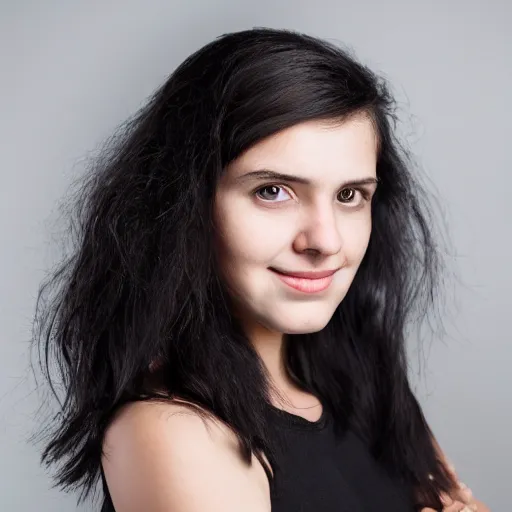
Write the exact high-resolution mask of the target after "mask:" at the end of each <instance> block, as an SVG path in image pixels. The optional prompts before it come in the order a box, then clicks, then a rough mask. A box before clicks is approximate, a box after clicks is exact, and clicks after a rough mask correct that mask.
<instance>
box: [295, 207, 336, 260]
mask: <svg viewBox="0 0 512 512" xmlns="http://www.w3.org/2000/svg"><path fill="white" fill-rule="evenodd" d="M339 222H340V219H339V218H337V215H336V212H335V211H334V208H332V207H331V206H327V207H326V206H322V207H317V208H315V209H314V210H308V211H307V212H306V211H305V212H304V216H303V220H302V221H301V226H299V233H298V235H297V237H296V238H295V240H294V244H293V247H294V249H295V250H296V251H297V252H300V253H302V252H308V251H313V252H315V253H320V254H323V255H325V256H332V255H334V254H337V253H339V252H340V251H341V248H342V246H343V242H342V237H341V232H340V226H339Z"/></svg>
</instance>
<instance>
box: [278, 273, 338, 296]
mask: <svg viewBox="0 0 512 512" xmlns="http://www.w3.org/2000/svg"><path fill="white" fill-rule="evenodd" d="M270 270H272V271H273V272H274V273H275V275H276V276H277V277H278V278H279V279H280V281H281V282H283V283H284V284H286V285H288V286H289V287H290V288H293V289H295V290H298V291H300V292H303V293H318V292H321V291H323V290H325V289H327V288H329V285H330V284H331V282H332V280H333V279H334V273H335V272H336V270H326V271H322V272H293V273H284V272H281V271H279V270H276V269H273V268H270ZM310 276H314V277H310Z"/></svg>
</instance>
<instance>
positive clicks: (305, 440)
mask: <svg viewBox="0 0 512 512" xmlns="http://www.w3.org/2000/svg"><path fill="white" fill-rule="evenodd" d="M269 407H270V409H269V414H270V418H271V429H272V431H271V435H273V436H276V441H277V444H278V448H277V449H278V453H276V458H277V467H275V468H274V475H275V477H276V480H275V487H273V488H271V503H272V512H386V511H389V512H414V510H415V508H414V506H413V503H412V495H411V493H410V492H409V489H408V488H407V487H406V486H404V485H403V484H402V483H400V482H398V481H397V480H395V479H393V478H391V477H390V476H389V475H388V474H387V473H386V471H385V470H384V469H383V468H382V467H381V466H380V465H379V464H378V463H377V462H376V461H375V459H373V457H372V456H371V454H370V452H369V451H368V449H367V446H366V444H365V443H364V442H363V441H362V440H361V439H360V438H359V437H358V436H357V435H355V434H354V433H353V432H352V431H350V430H349V431H347V432H346V433H345V434H343V435H339V434H336V433H335V431H334V429H333V424H332V418H331V417H330V415H328V413H327V412H326V409H325V407H324V411H323V413H322V417H321V418H320V419H319V420H318V421H316V422H312V421H308V420H306V419H305V418H302V417H301V416H297V415H294V414H291V413H288V412H285V411H282V410H280V409H277V408H275V407H273V406H269Z"/></svg>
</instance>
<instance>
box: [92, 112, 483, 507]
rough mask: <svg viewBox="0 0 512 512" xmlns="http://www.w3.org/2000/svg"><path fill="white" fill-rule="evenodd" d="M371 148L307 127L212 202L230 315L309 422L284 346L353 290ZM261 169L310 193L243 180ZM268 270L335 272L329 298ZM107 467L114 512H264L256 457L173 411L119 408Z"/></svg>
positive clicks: (287, 134) (310, 402) (312, 411)
mask: <svg viewBox="0 0 512 512" xmlns="http://www.w3.org/2000/svg"><path fill="white" fill-rule="evenodd" d="M376 148H377V145H376V137H375V132H374V129H373V126H372V124H371V122H370V120H369V119H368V118H366V117H363V116H359V117H355V118H352V119H349V120H347V121H345V122H344V123H343V124H338V125H332V124H331V125H328V124H325V123H320V122H308V123H303V124H300V125H297V126H294V127H292V128H289V129H286V130H283V131H282V132H280V133H278V134H275V135H273V136H271V137H268V138H267V139H265V140H263V141H260V142H259V143H258V144H256V145H255V146H253V147H252V148H250V149H249V150H248V151H246V152H245V153H244V154H242V155H241V156H240V157H239V158H238V159H237V160H235V161H233V162H231V164H230V165H229V166H228V167H227V168H226V170H225V173H224V175H223V176H222V178H221V180H220V182H219V184H218V188H217V191H216V196H215V202H214V222H215V225H216V227H217V237H216V242H217V244H216V250H217V257H218V261H219V265H220V269H221V271H222V274H223V277H224V279H225V282H226V284H227V286H228V288H229V290H230V295H231V297H232V299H233V308H234V311H233V313H234V314H235V315H237V316H238V317H239V318H240V319H241V322H242V325H243V326H244V329H245V331H246V333H247V335H248V337H249V339H250V340H251V342H252V343H253V345H254V347H255V348H256V350H257V351H258V353H259V355H260V357H261V358H262V360H263V362H264V364H265V366H266V368H267V369H268V372H269V375H270V377H271V379H272V382H273V383H274V385H275V386H276V387H277V388H278V389H279V390H280V391H282V392H283V393H284V394H285V395H286V397H287V399H288V403H284V402H283V401H282V399H280V398H279V396H276V398H275V405H276V406H278V407H281V408H283V409H287V410H289V411H290V412H292V413H293V414H300V415H302V416H303V417H305V418H306V419H309V420H312V421H314V420H316V419H318V418H319V417H320V415H321V413H322V411H321V405H320V404H319V403H318V400H317V399H316V398H315V397H313V396H311V395H309V394H307V393H304V392H303V391H301V390H299V389H297V387H296V386H295V385H294V384H293V383H292V382H291V381H290V379H289V378H288V376H287V374H286V372H285V370H284V366H283V358H282V347H283V335H284V334H286V333H309V332H315V331H318V330H320V329H322V328H323V327H325V325H326V324H327V323H328V322H329V320H330V318H331V316H332V314H333V313H334V311H335V309H336V307H337V306H338V305H339V303H340V302H341V301H342V300H343V298H344V297H345V294H346V293H347V291H348V289H349V287H350V285H351V283H352V281H353V279H354V276H355V274H356V272H357V269H358V267H359V265H360V263H361V261H362V259H363V256H364V254H365V251H366V248H367V246H368V241H369V238H370V233H371V198H372V196H373V194H374V193H375V190H376V187H377V184H376V183H375V180H376ZM262 169H265V170H270V171H274V172H279V173H282V174H289V175H294V176H296V177H297V178H299V179H301V180H302V181H305V180H307V183H305V182H301V183H298V182H296V181H293V180H292V181H291V180H289V179H286V180H283V179H275V178H269V177H266V178H262V177H259V178H258V177H255V176H253V175H250V173H252V172H254V171H258V170H262ZM354 180H367V183H365V184H358V185H354V184H353V182H354ZM271 267H272V268H278V269H280V270H285V271H310V270H315V271H318V270H326V269H339V270H337V272H336V273H335V275H334V278H333V280H332V282H331V283H330V286H329V287H328V288H327V289H326V290H324V291H322V292H320V293H316V294H304V293H301V292H298V291H295V290H293V289H292V288H290V287H289V286H288V285H286V284H284V283H283V282H282V281H281V280H280V279H279V278H278V277H277V275H276V274H275V273H274V272H273V271H272V270H270V268H271ZM315 406H316V407H315ZM304 407H309V409H305V410H304V409H302V408H304ZM102 465H103V469H104V472H105V476H106V479H107V483H108V486H109V491H110V494H111V496H112V499H113V502H114V506H115V508H116V511H117V512H136V511H137V512H138V511H140V510H145V511H147V512H170V511H171V510H172V511H173V512H205V511H208V512H214V511H221V510H222V511H223V512H235V511H236V512H238V511H240V510H244V511H246V512H270V508H271V507H270V491H269V485H268V480H267V477H266V475H265V472H264V470H263V467H262V466H261V464H260V463H259V461H258V460H257V459H256V458H255V457H253V464H252V465H251V466H250V467H247V466H246V465H245V464H244V463H243V461H242V460H241V458H240V455H239V453H238V445H237V441H236V437H235V436H234V433H233V432H232V431H231V430H230V429H229V428H228V426H227V425H225V424H223V423H222V422H221V421H220V420H218V419H215V418H212V419H211V420H206V421H205V422H203V421H202V420H201V419H200V418H199V417H198V416H197V414H195V413H194V412H192V411H190V410H189V409H188V408H185V407H184V406H183V405H180V402H179V400H175V401H174V402H173V403H159V404H157V403H144V402H137V403H133V404H129V405H127V406H126V407H125V408H123V409H122V410H121V411H120V412H119V414H118V416H117V417H116V418H115V419H114V420H113V421H112V423H111V425H110V427H109V428H108V430H107V432H106V435H105V440H104V456H103V459H102ZM454 497H455V496H454ZM456 498H458V496H457V497H456ZM464 500H465V501H469V498H467V499H465V498H464ZM462 501H463V498H461V501H460V502H459V504H460V503H461V502H462ZM457 507H459V505H458V504H457V503H453V500H452V503H450V502H449V501H447V506H446V508H445V510H447V511H453V510H462V507H459V508H457ZM481 507H482V508H478V510H479V511H483V512H486V511H488V509H487V508H486V507H484V505H483V504H481ZM424 512H428V509H425V511H424Z"/></svg>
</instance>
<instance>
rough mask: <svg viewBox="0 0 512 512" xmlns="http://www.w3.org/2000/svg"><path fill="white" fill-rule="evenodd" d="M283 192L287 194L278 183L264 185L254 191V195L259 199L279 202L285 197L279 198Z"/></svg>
mask: <svg viewBox="0 0 512 512" xmlns="http://www.w3.org/2000/svg"><path fill="white" fill-rule="evenodd" d="M283 193H285V194H288V193H287V192H286V191H285V190H284V188H282V187H279V186H278V185H265V186H264V187H261V188H259V189H258V190H256V191H255V195H256V196H257V197H258V198H259V199H261V200H263V201H267V202H272V203H276V202H281V201H283V200H284V201H286V198H284V199H279V196H280V195H281V196H282V194H283ZM288 195H289V194H288Z"/></svg>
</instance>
